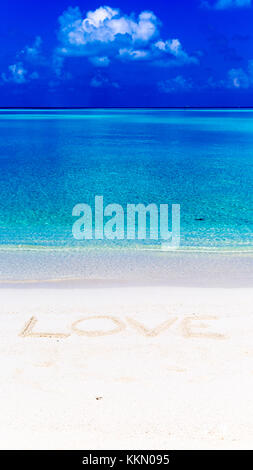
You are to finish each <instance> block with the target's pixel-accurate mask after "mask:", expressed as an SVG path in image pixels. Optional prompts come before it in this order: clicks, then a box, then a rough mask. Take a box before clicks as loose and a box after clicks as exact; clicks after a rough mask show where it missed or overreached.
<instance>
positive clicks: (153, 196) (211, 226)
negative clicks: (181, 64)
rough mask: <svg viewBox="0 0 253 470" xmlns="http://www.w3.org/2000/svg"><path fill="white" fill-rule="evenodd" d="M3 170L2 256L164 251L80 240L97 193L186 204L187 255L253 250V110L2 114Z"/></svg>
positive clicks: (110, 198)
mask: <svg viewBox="0 0 253 470" xmlns="http://www.w3.org/2000/svg"><path fill="white" fill-rule="evenodd" d="M0 170H1V171H0V249H1V250H4V249H5V250H6V249H8V250H10V249H16V248H18V249H19V250H20V249H22V247H23V248H24V249H27V246H30V247H36V246H37V247H51V249H52V248H53V247H56V248H57V247H62V246H64V247H65V248H67V249H68V248H71V247H77V248H80V249H83V248H87V247H91V245H93V244H95V245H96V247H100V246H101V245H102V246H103V248H104V247H105V245H106V246H107V245H108V247H110V248H111V249H113V248H120V247H121V246H124V247H125V248H126V249H128V248H129V249H141V248H142V247H143V246H146V245H147V244H148V245H149V246H152V244H153V245H154V246H155V245H157V244H158V245H159V243H160V242H159V241H158V242H156V243H155V242H151V241H150V240H147V241H138V242H131V243H129V242H125V241H115V242H112V241H110V242H109V241H106V240H104V241H97V242H87V241H76V240H74V238H73V236H72V224H73V221H74V219H73V217H72V209H73V206H74V205H75V204H77V203H81V202H84V203H88V204H90V205H91V206H94V197H95V195H103V196H104V204H105V205H106V204H109V203H118V204H121V205H122V206H123V208H125V207H126V204H127V203H135V204H137V203H143V204H148V203H156V204H158V205H159V204H161V203H168V204H169V205H170V204H172V203H177V204H180V205H181V250H190V249H192V250H194V249H197V250H199V249H210V250H214V251H216V250H228V251H235V250H240V251H243V250H246V251H248V250H251V249H252V247H253V210H252V208H253V192H252V187H253V111H250V110H152V109H145V110H140V109H139V110H135V109H131V110H104V109H101V110H11V111H10V110H1V111H0ZM197 219H203V220H197ZM15 247H16V248H15Z"/></svg>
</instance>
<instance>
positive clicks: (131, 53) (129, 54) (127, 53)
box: [119, 47, 150, 60]
mask: <svg viewBox="0 0 253 470" xmlns="http://www.w3.org/2000/svg"><path fill="white" fill-rule="evenodd" d="M119 56H120V57H121V58H122V59H130V60H142V59H144V60H145V59H148V58H149V56H150V54H149V51H147V50H146V51H145V50H138V49H131V48H127V47H125V48H123V49H120V50H119Z"/></svg>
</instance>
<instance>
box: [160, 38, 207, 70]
mask: <svg viewBox="0 0 253 470" xmlns="http://www.w3.org/2000/svg"><path fill="white" fill-rule="evenodd" d="M154 48H155V49H156V50H157V51H159V52H160V58H163V59H165V58H166V59H168V58H174V59H176V60H167V61H164V65H171V66H175V65H184V64H198V62H199V59H198V58H197V57H195V56H190V55H188V54H187V52H185V51H184V49H183V47H182V44H181V43H180V41H179V39H168V40H167V41H162V40H159V41H157V42H156V43H155V44H154ZM161 65H162V63H161Z"/></svg>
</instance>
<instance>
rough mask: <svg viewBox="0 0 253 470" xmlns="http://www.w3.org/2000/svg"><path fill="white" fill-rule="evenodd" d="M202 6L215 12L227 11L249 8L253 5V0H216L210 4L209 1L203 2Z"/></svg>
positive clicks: (203, 0)
mask: <svg viewBox="0 0 253 470" xmlns="http://www.w3.org/2000/svg"><path fill="white" fill-rule="evenodd" d="M201 5H202V6H203V7H206V8H214V9H215V10H226V9H229V8H247V7H250V6H251V5H252V0H216V1H215V2H214V3H212V4H211V3H210V2H209V1H208V0H202V3H201Z"/></svg>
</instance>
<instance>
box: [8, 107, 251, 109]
mask: <svg viewBox="0 0 253 470" xmlns="http://www.w3.org/2000/svg"><path fill="white" fill-rule="evenodd" d="M0 109H253V106H0Z"/></svg>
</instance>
